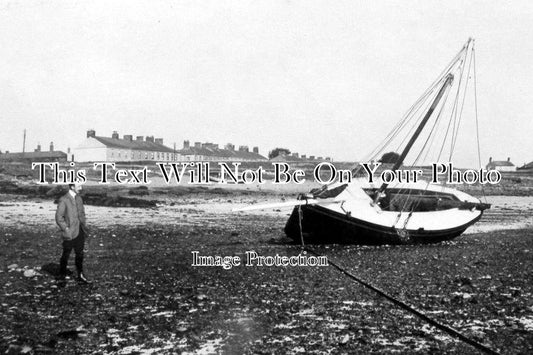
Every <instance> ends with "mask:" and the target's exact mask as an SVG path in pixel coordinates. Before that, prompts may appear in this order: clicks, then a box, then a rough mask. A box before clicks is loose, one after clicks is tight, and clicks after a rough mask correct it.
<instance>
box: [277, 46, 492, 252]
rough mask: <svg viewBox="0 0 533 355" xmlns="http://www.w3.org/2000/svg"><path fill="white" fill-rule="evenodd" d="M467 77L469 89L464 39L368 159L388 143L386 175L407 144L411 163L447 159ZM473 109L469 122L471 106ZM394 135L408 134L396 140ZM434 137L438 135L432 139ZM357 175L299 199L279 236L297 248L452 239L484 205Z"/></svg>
mask: <svg viewBox="0 0 533 355" xmlns="http://www.w3.org/2000/svg"><path fill="white" fill-rule="evenodd" d="M472 69H473V70H472ZM471 77H474V85H473V86H474V91H475V54H474V41H473V40H472V39H469V40H468V41H467V43H466V44H465V45H464V46H463V47H462V49H461V50H460V51H459V53H458V54H457V55H456V56H455V57H454V58H453V60H452V61H451V62H450V63H449V64H448V66H447V67H446V68H445V69H444V70H443V71H442V72H441V74H440V75H439V76H438V77H437V79H436V80H435V81H434V82H433V84H432V85H431V86H430V87H429V88H428V89H427V90H426V91H425V92H424V94H423V95H422V96H421V97H420V98H419V99H418V100H417V101H416V102H415V104H414V105H413V106H412V107H411V108H410V109H409V110H408V111H407V113H406V114H405V115H404V117H403V119H402V120H401V121H400V123H399V124H398V125H396V126H395V127H394V128H393V130H392V131H391V133H389V135H388V136H387V137H386V139H385V140H384V144H382V145H380V147H378V149H376V150H375V151H374V152H373V153H372V154H373V155H372V156H371V157H370V158H372V157H374V158H376V157H379V155H380V154H381V153H382V152H384V151H386V149H387V147H390V146H391V143H392V142H396V141H399V142H400V143H399V145H398V146H397V148H399V149H398V150H397V151H401V154H396V155H397V157H396V159H395V161H394V165H393V166H392V168H391V169H390V170H392V171H396V170H397V169H399V168H400V167H401V166H402V165H403V164H404V161H405V159H406V158H407V157H408V155H409V154H411V155H413V154H412V153H413V151H414V150H415V149H414V148H415V147H418V148H420V149H419V152H418V154H416V155H415V159H414V161H413V163H415V164H416V163H418V162H420V158H421V157H427V152H428V151H429V150H433V151H436V152H437V153H438V156H437V159H441V158H442V157H443V153H445V150H444V147H449V152H448V153H449V155H448V161H451V159H452V156H453V151H454V149H455V145H456V143H457V141H458V140H457V137H458V132H459V127H460V125H461V117H462V114H463V110H464V103H465V100H466V97H467V95H466V92H467V90H466V89H467V87H468V83H469V82H470V81H471V80H470V79H471ZM454 83H455V85H454ZM449 98H452V99H450V100H448V99H449ZM475 106H476V112H475V113H476V123H477V101H476V105H475ZM443 117H448V118H449V120H448V124H447V126H442V125H441V122H443ZM429 122H433V125H432V126H431V125H428V123H429ZM426 126H431V128H427V127H426ZM476 127H477V125H476ZM402 132H407V133H408V135H406V136H404V137H403V136H402ZM412 132H414V133H412ZM438 132H441V133H443V134H442V137H443V138H435V137H436V136H438V134H437V133H438ZM409 137H410V138H409ZM407 138H409V140H407ZM405 142H407V143H405ZM435 147H436V149H435ZM478 147H479V144H478ZM389 149H390V148H389ZM478 157H479V152H478ZM371 160H372V159H369V160H368V161H371ZM434 161H435V160H434ZM436 161H439V160H436ZM479 165H481V161H480V159H479ZM359 175H360V174H359V171H358V170H355V171H354V172H353V177H354V179H353V180H352V181H350V182H349V183H333V184H330V185H325V186H323V187H322V188H321V189H318V190H313V191H311V192H310V193H309V194H305V195H301V196H299V198H298V200H299V201H297V203H295V207H294V209H293V211H292V214H291V216H290V217H289V220H288V221H287V224H286V226H285V233H286V234H287V236H288V237H290V238H292V239H293V240H295V241H297V242H301V243H320V244H324V243H348V244H405V243H434V242H440V241H444V240H449V239H452V238H455V237H457V236H459V235H460V234H462V233H463V232H464V231H465V230H466V229H467V228H468V227H469V226H471V225H472V224H474V223H475V222H476V221H478V220H479V219H480V218H481V216H482V215H483V211H484V210H485V209H487V208H490V205H489V204H487V203H482V202H481V201H480V200H479V199H477V198H475V197H472V196H470V195H468V194H466V193H464V192H461V191H458V190H456V189H453V188H450V187H448V186H446V185H442V184H430V183H429V182H425V181H417V182H411V183H406V182H396V183H388V182H384V181H378V182H375V181H374V182H372V183H370V182H369V179H365V178H358V176H359Z"/></svg>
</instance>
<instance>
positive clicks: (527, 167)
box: [516, 161, 533, 171]
mask: <svg viewBox="0 0 533 355" xmlns="http://www.w3.org/2000/svg"><path fill="white" fill-rule="evenodd" d="M516 170H520V171H533V161H532V162H529V163H527V164H524V165H522V166H521V167H519V168H517V169H516Z"/></svg>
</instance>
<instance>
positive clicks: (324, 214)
mask: <svg viewBox="0 0 533 355" xmlns="http://www.w3.org/2000/svg"><path fill="white" fill-rule="evenodd" d="M481 215H482V213H481V214H479V216H477V217H476V218H474V219H472V220H470V221H469V222H468V223H465V224H462V225H460V226H456V227H454V228H450V229H443V230H431V231H430V230H424V229H422V228H420V229H418V230H412V229H403V230H399V229H397V228H395V227H385V226H382V225H377V224H374V223H370V222H367V221H364V220H361V219H358V218H354V217H352V216H350V215H347V214H342V213H338V212H336V211H332V210H331V209H328V208H324V207H322V206H316V205H304V206H301V207H295V208H294V209H293V211H292V214H291V216H290V217H289V220H288V221H287V224H286V226H285V234H286V235H287V236H288V237H289V238H291V239H293V240H294V241H295V242H298V243H300V242H301V238H302V235H303V239H304V243H306V244H363V245H380V244H419V243H438V242H442V241H445V240H450V239H453V238H455V237H457V236H459V235H461V234H462V233H463V232H464V231H465V230H466V229H467V228H468V227H469V226H470V225H472V224H474V223H475V222H476V221H478V220H479V218H481ZM300 216H301V226H302V232H303V233H300V222H299V219H300Z"/></svg>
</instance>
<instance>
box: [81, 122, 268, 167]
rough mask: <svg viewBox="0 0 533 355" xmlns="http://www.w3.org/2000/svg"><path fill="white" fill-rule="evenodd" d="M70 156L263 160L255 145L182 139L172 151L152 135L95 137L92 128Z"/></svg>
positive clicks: (120, 159)
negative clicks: (179, 146)
mask: <svg viewBox="0 0 533 355" xmlns="http://www.w3.org/2000/svg"><path fill="white" fill-rule="evenodd" d="M72 159H73V160H74V161H78V162H90V161H115V162H125V161H146V160H152V161H261V160H267V158H265V157H264V156H262V155H261V154H259V148H258V147H254V148H253V149H252V151H250V150H249V148H248V146H239V148H238V149H235V146H234V145H233V144H231V143H228V144H226V145H225V146H224V148H219V145H218V144H214V143H200V142H195V143H194V145H191V144H190V143H189V141H188V140H186V141H184V142H183V148H181V149H179V150H176V149H173V148H170V147H167V146H165V145H164V144H163V139H162V138H154V137H153V136H146V137H144V136H136V137H135V139H134V138H133V135H124V136H123V137H122V138H120V137H119V134H118V132H116V131H115V132H113V134H112V135H111V137H102V136H97V135H96V132H95V131H94V130H89V131H87V138H86V139H85V140H84V141H83V142H81V144H80V145H78V146H77V147H75V148H74V149H73V156H72Z"/></svg>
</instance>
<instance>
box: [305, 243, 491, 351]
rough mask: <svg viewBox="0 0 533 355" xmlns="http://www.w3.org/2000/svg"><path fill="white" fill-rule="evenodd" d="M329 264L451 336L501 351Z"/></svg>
mask: <svg viewBox="0 0 533 355" xmlns="http://www.w3.org/2000/svg"><path fill="white" fill-rule="evenodd" d="M305 250H306V251H307V252H309V253H311V254H314V255H316V256H319V257H320V256H323V255H320V254H319V253H317V252H315V251H313V250H311V249H309V248H307V247H306V248H305ZM328 264H329V265H331V266H333V267H334V268H336V269H337V270H339V271H340V272H341V273H343V274H344V275H346V276H348V277H349V278H351V279H352V280H354V281H356V282H358V283H359V284H361V285H363V286H364V287H366V288H368V289H370V290H372V291H374V292H376V293H377V294H379V295H380V296H382V297H384V298H386V299H387V300H389V301H391V302H392V303H394V304H395V305H397V306H399V307H400V308H403V309H404V310H406V311H408V312H410V313H412V314H414V315H416V316H417V317H418V318H420V319H422V320H423V321H425V322H427V323H429V324H431V325H432V326H434V327H436V328H438V329H440V330H442V331H444V332H446V333H448V334H450V335H451V336H453V337H455V338H458V339H460V340H462V341H463V342H465V343H467V344H469V345H471V346H473V347H474V348H476V349H478V350H480V351H483V352H485V353H487V354H493V355H494V354H496V355H498V354H499V353H498V352H496V351H494V350H492V349H491V348H489V347H487V346H485V345H483V344H481V343H479V342H477V341H475V340H473V339H470V338H468V337H467V336H466V335H464V334H462V333H460V332H459V331H458V330H456V329H454V328H452V327H450V326H447V325H445V324H442V323H439V322H437V321H436V320H434V319H432V318H430V317H428V316H427V315H425V314H424V313H422V312H420V311H418V310H416V309H415V308H413V307H411V306H410V305H408V304H407V303H405V302H403V301H400V300H398V299H396V298H394V297H392V296H391V295H389V294H387V293H385V292H384V291H383V290H380V289H379V288H377V287H375V286H373V285H371V284H369V283H368V282H366V281H364V280H362V279H360V278H358V277H357V276H355V275H353V274H352V273H350V272H349V271H347V270H346V269H344V268H343V267H341V266H339V265H338V264H337V263H335V262H333V261H331V260H329V259H328Z"/></svg>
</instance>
